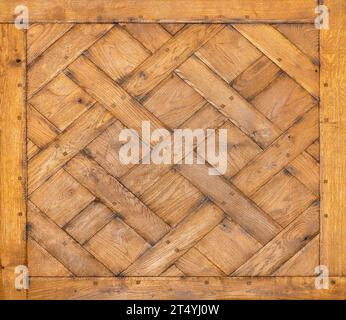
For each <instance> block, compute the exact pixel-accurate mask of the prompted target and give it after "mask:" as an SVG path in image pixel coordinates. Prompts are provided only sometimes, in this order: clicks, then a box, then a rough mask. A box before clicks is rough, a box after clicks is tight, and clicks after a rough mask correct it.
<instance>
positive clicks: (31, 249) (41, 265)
mask: <svg viewBox="0 0 346 320" xmlns="http://www.w3.org/2000/svg"><path fill="white" fill-rule="evenodd" d="M28 267H29V271H30V276H32V277H37V276H40V277H49V276H50V277H71V276H73V274H72V273H71V272H70V271H69V270H68V269H67V268H66V267H65V266H64V265H63V264H62V263H61V262H60V261H58V260H57V259H56V258H54V257H53V256H52V255H51V254H50V253H49V252H48V251H47V250H46V249H44V248H43V247H41V246H40V245H39V244H38V243H37V242H36V241H35V240H34V239H32V238H31V237H29V239H28Z"/></svg>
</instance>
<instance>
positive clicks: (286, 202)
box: [251, 170, 318, 227]
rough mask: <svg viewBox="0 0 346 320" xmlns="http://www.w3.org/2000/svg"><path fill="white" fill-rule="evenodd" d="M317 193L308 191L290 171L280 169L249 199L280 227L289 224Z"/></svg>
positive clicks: (314, 198) (309, 203)
mask: <svg viewBox="0 0 346 320" xmlns="http://www.w3.org/2000/svg"><path fill="white" fill-rule="evenodd" d="M317 197H318V195H314V194H313V193H312V192H310V191H309V190H308V189H307V188H306V187H305V186H304V185H303V184H302V183H300V182H299V181H298V180H297V179H296V178H295V177H294V176H292V175H291V174H290V172H288V171H286V170H282V171H280V172H279V173H278V174H276V175H274V177H273V178H272V179H271V180H269V181H268V183H266V184H265V185H264V186H262V187H261V188H260V189H259V190H258V191H257V192H256V193H255V194H254V195H253V196H252V197H251V199H252V200H253V201H254V202H255V203H256V204H257V205H258V206H259V207H260V208H262V209H263V211H264V212H266V213H268V214H269V215H270V216H271V217H272V218H273V219H274V220H275V221H277V222H278V223H279V224H280V225H281V226H282V227H286V226H287V225H289V224H290V223H291V222H292V221H293V220H294V219H295V218H297V216H299V215H300V214H301V213H302V212H303V211H304V210H305V209H306V208H307V207H309V206H310V205H311V203H312V202H313V201H314V200H316V198H317Z"/></svg>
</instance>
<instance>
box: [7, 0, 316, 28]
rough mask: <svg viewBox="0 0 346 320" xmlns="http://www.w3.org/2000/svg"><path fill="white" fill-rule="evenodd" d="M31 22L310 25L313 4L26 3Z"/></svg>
mask: <svg viewBox="0 0 346 320" xmlns="http://www.w3.org/2000/svg"><path fill="white" fill-rule="evenodd" d="M26 4H27V5H28V8H29V11H30V19H31V21H32V22H38V21H40V22H44V21H45V22H48V21H50V22H94V23H97V22H102V21H103V22H105V21H109V22H113V21H120V22H121V21H122V22H126V21H127V22H156V21H161V22H217V21H220V22H222V21H225V22H226V21H228V22H230V21H232V20H233V21H237V22H238V21H239V20H243V21H263V20H266V21H277V22H278V21H289V22H293V21H295V22H313V20H314V18H315V14H314V8H315V7H316V1H315V0H276V1H267V0H259V1H256V2H253V1H252V0H220V1H214V0H191V1H188V2H182V1H179V0H172V1H169V2H167V1H165V0H144V1H143V0H135V1H129V0H118V1H116V2H114V1H111V0H99V1H98V2H90V3H89V4H88V5H87V6H84V2H83V1H81V0H78V1H72V2H71V1H68V0H62V1H61V0H51V1H45V0H28V1H27V2H26ZM14 9H15V3H13V2H12V1H11V0H3V1H2V2H1V6H0V22H10V23H12V21H13V12H14Z"/></svg>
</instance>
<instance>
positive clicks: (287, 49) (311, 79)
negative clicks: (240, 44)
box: [234, 24, 319, 97]
mask: <svg viewBox="0 0 346 320" xmlns="http://www.w3.org/2000/svg"><path fill="white" fill-rule="evenodd" d="M234 27H235V28H236V29H237V30H238V31H239V32H240V33H241V34H243V35H244V36H245V37H246V38H247V39H248V40H249V41H251V42H252V43H253V44H255V45H256V46H257V47H258V48H259V49H260V50H261V51H262V52H263V53H264V54H265V55H266V56H267V57H268V58H270V59H271V60H272V61H273V62H274V63H276V64H277V65H278V66H279V67H280V68H282V69H283V70H284V71H285V72H287V73H288V74H289V75H290V76H291V77H292V78H293V79H295V80H296V81H297V82H298V83H299V84H300V85H301V86H302V87H303V88H305V89H306V90H307V91H308V92H310V93H311V94H312V95H313V96H315V97H318V96H319V83H318V79H319V78H318V70H319V66H318V65H317V64H316V62H315V61H312V60H311V58H309V57H308V56H306V55H305V54H304V53H303V52H302V51H300V50H299V49H298V48H297V47H296V46H294V45H293V44H292V43H291V42H290V41H289V40H287V38H285V37H284V36H283V35H282V34H281V33H280V32H279V31H277V30H276V29H275V28H274V27H272V26H269V25H256V26H254V25H249V24H247V25H245V24H243V25H240V24H238V25H234Z"/></svg>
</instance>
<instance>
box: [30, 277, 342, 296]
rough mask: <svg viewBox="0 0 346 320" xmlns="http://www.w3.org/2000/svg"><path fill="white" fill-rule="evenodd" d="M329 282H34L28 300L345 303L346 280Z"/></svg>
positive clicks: (228, 279) (244, 279)
mask: <svg viewBox="0 0 346 320" xmlns="http://www.w3.org/2000/svg"><path fill="white" fill-rule="evenodd" d="M330 280H331V282H332V283H333V284H332V285H331V287H330V289H329V290H318V289H316V288H315V277H258V278H254V277H241V278H237V277H203V278H198V277H185V278H176V277H164V278H161V277H155V278H152V277H131V278H118V279H105V278H103V279H102V278H99V279H97V281H96V282H95V279H93V278H86V279H66V278H33V279H32V280H31V290H30V292H29V299H32V300H38V299H57V300H62V299H71V300H82V299H103V300H107V299H108V300H113V299H119V300H121V299H134V300H136V299H138V300H145V299H152V300H155V299H162V300H169V299H173V300H174V299H181V300H189V299H195V300H200V299H203V300H215V299H229V300H231V299H261V300H268V299H284V300H285V299H314V300H319V299H330V300H331V299H340V300H344V299H346V289H345V288H346V279H345V278H343V277H333V278H331V279H330Z"/></svg>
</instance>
